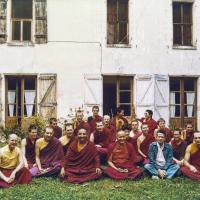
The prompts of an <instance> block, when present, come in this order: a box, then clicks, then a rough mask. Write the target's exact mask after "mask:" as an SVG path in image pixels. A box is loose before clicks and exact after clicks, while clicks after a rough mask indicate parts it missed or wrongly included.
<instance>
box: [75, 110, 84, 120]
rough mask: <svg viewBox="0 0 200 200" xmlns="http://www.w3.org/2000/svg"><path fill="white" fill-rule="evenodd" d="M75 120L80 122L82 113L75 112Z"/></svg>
mask: <svg viewBox="0 0 200 200" xmlns="http://www.w3.org/2000/svg"><path fill="white" fill-rule="evenodd" d="M76 119H77V120H78V122H82V121H83V113H82V112H77V113H76Z"/></svg>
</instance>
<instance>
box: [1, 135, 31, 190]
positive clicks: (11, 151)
mask: <svg viewBox="0 0 200 200" xmlns="http://www.w3.org/2000/svg"><path fill="white" fill-rule="evenodd" d="M17 141H18V137H17V135H15V134H11V135H9V138H8V145H6V146H4V147H3V148H1V149H0V187H3V188H9V187H11V186H13V185H16V184H29V183H31V181H32V178H31V174H30V172H29V171H28V169H27V168H25V167H23V164H24V163H23V156H22V153H21V151H20V149H19V148H18V147H17Z"/></svg>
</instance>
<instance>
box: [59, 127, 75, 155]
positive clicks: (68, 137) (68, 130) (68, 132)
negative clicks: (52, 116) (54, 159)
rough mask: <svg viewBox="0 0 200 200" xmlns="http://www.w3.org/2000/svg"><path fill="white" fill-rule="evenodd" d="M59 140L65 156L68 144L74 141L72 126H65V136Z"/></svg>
mask: <svg viewBox="0 0 200 200" xmlns="http://www.w3.org/2000/svg"><path fill="white" fill-rule="evenodd" d="M59 140H60V142H61V144H62V146H63V152H64V155H66V153H67V150H68V148H69V146H70V144H71V143H72V142H73V141H74V140H75V136H74V129H73V126H72V124H66V127H65V135H64V136H62V137H61V138H60V139H59Z"/></svg>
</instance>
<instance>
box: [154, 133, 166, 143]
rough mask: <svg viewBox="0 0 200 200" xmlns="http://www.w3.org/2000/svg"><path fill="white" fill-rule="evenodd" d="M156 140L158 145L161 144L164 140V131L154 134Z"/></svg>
mask: <svg viewBox="0 0 200 200" xmlns="http://www.w3.org/2000/svg"><path fill="white" fill-rule="evenodd" d="M156 141H157V142H158V143H159V144H160V145H162V144H163V143H164V142H165V134H164V133H160V132H158V133H157V134H156Z"/></svg>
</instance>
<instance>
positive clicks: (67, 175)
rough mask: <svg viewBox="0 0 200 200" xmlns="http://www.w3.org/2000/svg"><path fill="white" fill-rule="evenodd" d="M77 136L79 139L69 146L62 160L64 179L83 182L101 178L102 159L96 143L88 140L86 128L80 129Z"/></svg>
mask: <svg viewBox="0 0 200 200" xmlns="http://www.w3.org/2000/svg"><path fill="white" fill-rule="evenodd" d="M77 137H78V139H77V140H76V141H74V142H73V143H72V144H71V145H70V146H69V148H68V151H67V154H66V156H65V157H64V159H63V161H62V169H61V177H62V180H63V181H66V182H71V183H83V182H86V181H90V180H94V179H98V178H100V176H101V170H100V161H99V155H98V152H97V150H96V147H95V145H94V144H93V143H92V142H90V141H88V133H87V131H86V130H85V129H80V130H79V132H78V136H77Z"/></svg>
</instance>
